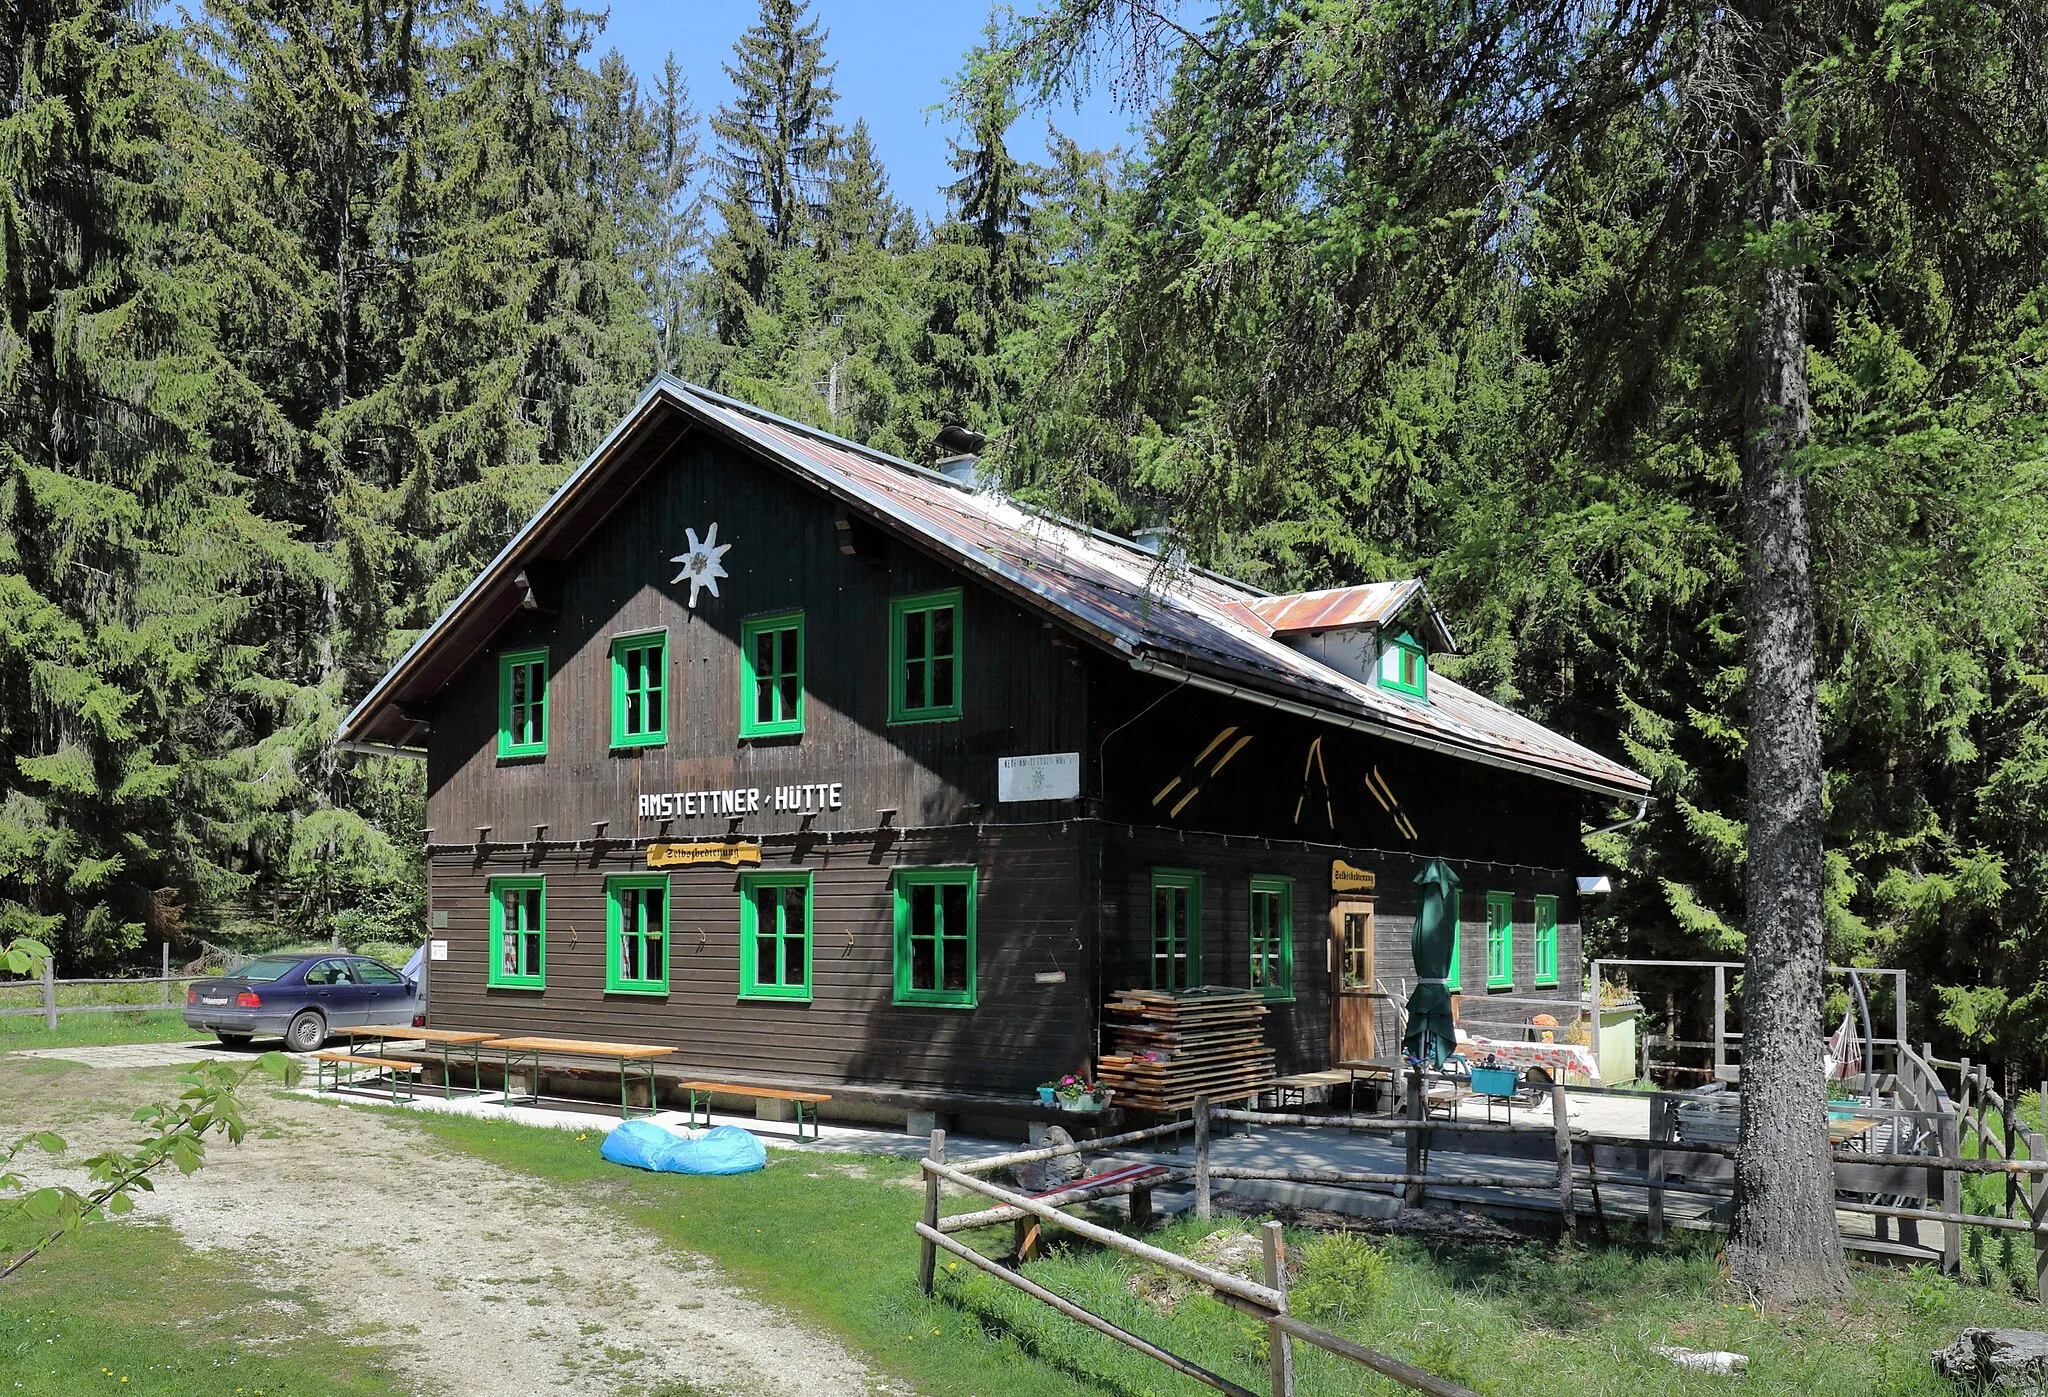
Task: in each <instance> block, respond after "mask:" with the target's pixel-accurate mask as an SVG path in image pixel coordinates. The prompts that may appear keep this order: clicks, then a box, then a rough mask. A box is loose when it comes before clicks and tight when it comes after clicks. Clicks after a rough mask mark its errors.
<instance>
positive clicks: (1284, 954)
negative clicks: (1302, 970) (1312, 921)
mask: <svg viewBox="0 0 2048 1397" xmlns="http://www.w3.org/2000/svg"><path fill="white" fill-rule="evenodd" d="M1248 908H1249V912H1250V923H1251V929H1250V935H1249V938H1248V939H1249V941H1250V945H1251V962H1252V963H1251V977H1250V983H1251V988H1253V989H1255V990H1257V991H1258V992H1259V993H1261V994H1263V995H1264V996H1265V997H1266V998H1268V999H1273V1000H1289V999H1293V998H1294V880H1293V879H1292V878H1282V877H1277V876H1275V877H1269V876H1266V875H1263V874H1262V875H1259V876H1256V877H1254V878H1253V879H1252V883H1251V895H1250V898H1249V901H1248Z"/></svg>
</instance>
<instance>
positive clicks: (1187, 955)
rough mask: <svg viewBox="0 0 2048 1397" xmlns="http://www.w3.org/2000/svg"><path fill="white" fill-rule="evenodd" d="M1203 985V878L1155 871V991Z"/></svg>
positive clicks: (1186, 872)
mask: <svg viewBox="0 0 2048 1397" xmlns="http://www.w3.org/2000/svg"><path fill="white" fill-rule="evenodd" d="M1201 983H1202V875H1201V874H1200V873H1199V872H1197V871H1196V870H1194V869H1192V868H1155V869H1153V870H1152V988H1153V989H1155V990H1187V989H1194V988H1195V987H1197V986H1198V985H1200V984H1201Z"/></svg>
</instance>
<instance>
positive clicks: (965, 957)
mask: <svg viewBox="0 0 2048 1397" xmlns="http://www.w3.org/2000/svg"><path fill="white" fill-rule="evenodd" d="M974 884H975V870H974V869H972V868H899V869H897V870H896V877H895V904H896V917H895V921H896V993H895V1002H896V1003H898V1004H931V1005H938V1006H943V1007H946V1008H953V1009H972V1008H973V1007H974V1003H975V999H974V994H975V975H974V963H975V938H974V901H975V898H974Z"/></svg>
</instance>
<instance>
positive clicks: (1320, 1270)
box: [1287, 1232, 1388, 1324]
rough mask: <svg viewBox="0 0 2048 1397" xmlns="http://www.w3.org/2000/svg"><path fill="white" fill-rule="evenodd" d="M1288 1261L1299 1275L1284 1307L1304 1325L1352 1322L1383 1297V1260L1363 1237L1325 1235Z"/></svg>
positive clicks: (1311, 1241)
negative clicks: (1304, 1321) (1286, 1306)
mask: <svg viewBox="0 0 2048 1397" xmlns="http://www.w3.org/2000/svg"><path fill="white" fill-rule="evenodd" d="M1294 1255H1295V1259H1296V1261H1297V1263H1298V1264H1299V1266H1300V1268H1301V1274H1300V1278H1299V1279H1298V1280H1296V1281H1295V1282H1294V1284H1293V1285H1292V1286H1291V1287H1290V1288H1289V1289H1288V1292H1287V1299H1288V1306H1289V1308H1290V1309H1292V1310H1293V1311H1294V1313H1296V1314H1298V1315H1300V1316H1301V1317H1302V1318H1304V1319H1308V1320H1313V1321H1315V1322H1316V1323H1319V1324H1328V1323H1341V1322H1343V1321H1346V1320H1352V1319H1357V1318H1359V1317H1361V1316H1363V1315H1365V1314H1367V1313H1368V1312H1370V1311H1371V1310H1372V1308H1373V1307H1374V1306H1376V1305H1377V1304H1379V1302H1380V1300H1381V1299H1382V1297H1384V1296H1385V1295H1386V1293H1387V1288H1388V1280H1387V1276H1388V1266H1387V1259H1386V1257H1385V1256H1383V1255H1382V1254H1381V1253H1380V1249H1379V1248H1378V1247H1375V1246H1374V1245H1373V1244H1372V1243H1371V1242H1369V1241H1367V1240H1366V1239H1365V1238H1363V1237H1354V1236H1352V1235H1350V1234H1349V1233H1344V1232H1332V1233H1326V1234H1324V1235H1321V1236H1318V1237H1314V1238H1311V1239H1310V1240H1309V1241H1306V1242H1304V1243H1302V1244H1301V1245H1300V1246H1299V1247H1298V1248H1296V1249H1295V1253H1294Z"/></svg>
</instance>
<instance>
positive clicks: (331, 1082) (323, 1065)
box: [313, 1052, 420, 1103]
mask: <svg viewBox="0 0 2048 1397" xmlns="http://www.w3.org/2000/svg"><path fill="white" fill-rule="evenodd" d="M313 1064H314V1066H313V1072H314V1078H313V1081H314V1085H315V1089H316V1090H319V1091H340V1090H341V1089H342V1088H343V1087H345V1086H346V1087H352V1086H354V1085H355V1084H356V1068H358V1067H374V1068H376V1069H377V1070H379V1071H380V1072H383V1073H385V1074H386V1077H385V1079H386V1080H387V1081H388V1082H389V1083H390V1084H391V1100H392V1101H393V1102H394V1103H396V1102H399V1101H410V1100H412V1099H413V1080H412V1079H413V1078H414V1077H415V1076H417V1075H418V1073H419V1070H420V1065H419V1064H418V1063H417V1062H401V1061H399V1059H397V1058H395V1057H369V1056H367V1055H365V1054H362V1053H342V1052H326V1053H314V1054H313ZM364 1085H365V1086H367V1085H369V1083H367V1082H365V1083H364ZM401 1086H403V1087H404V1088H405V1094H404V1095H403V1096H401V1095H399V1090H398V1089H399V1088H400V1087H401Z"/></svg>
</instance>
